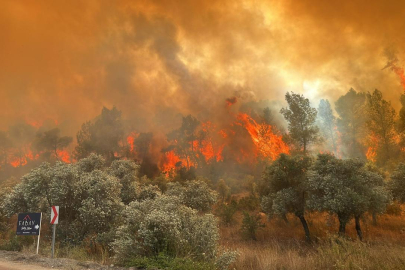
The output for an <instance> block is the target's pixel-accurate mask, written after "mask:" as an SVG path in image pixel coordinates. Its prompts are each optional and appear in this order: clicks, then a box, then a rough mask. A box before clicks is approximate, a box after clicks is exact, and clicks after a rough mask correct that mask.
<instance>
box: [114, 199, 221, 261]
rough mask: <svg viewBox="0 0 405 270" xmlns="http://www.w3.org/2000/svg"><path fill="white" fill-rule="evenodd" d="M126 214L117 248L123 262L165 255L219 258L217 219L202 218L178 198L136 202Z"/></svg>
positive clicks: (209, 216)
mask: <svg viewBox="0 0 405 270" xmlns="http://www.w3.org/2000/svg"><path fill="white" fill-rule="evenodd" d="M125 213H127V215H126V217H125V219H126V220H125V225H124V226H121V227H120V228H119V229H118V232H117V239H116V240H115V242H114V245H113V246H114V250H115V252H116V257H117V259H118V260H119V261H125V260H126V259H127V258H134V257H142V256H156V255H158V254H159V253H161V252H164V253H165V254H168V255H170V256H191V257H192V258H195V259H199V260H213V259H214V258H215V257H216V255H217V245H218V243H217V242H218V239H219V231H218V227H217V222H216V219H215V218H214V217H213V216H212V215H210V214H205V215H199V214H198V212H197V211H195V210H193V209H191V208H189V207H186V206H184V205H182V204H181V200H180V199H179V198H177V197H174V196H166V195H161V196H158V197H156V199H148V200H144V201H142V202H132V203H130V204H129V206H128V207H127V209H126V211H125Z"/></svg>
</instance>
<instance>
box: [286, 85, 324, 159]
mask: <svg viewBox="0 0 405 270" xmlns="http://www.w3.org/2000/svg"><path fill="white" fill-rule="evenodd" d="M285 99H286V101H287V103H288V108H282V109H281V111H280V112H281V114H283V115H284V118H285V119H286V120H287V122H288V131H289V136H290V137H291V139H292V140H293V142H294V143H295V145H296V146H297V148H298V149H299V150H300V151H302V152H303V153H304V154H306V153H307V150H308V146H309V145H310V144H311V143H313V142H315V141H317V140H318V132H319V129H318V127H317V126H316V125H315V120H316V115H317V112H316V109H314V108H312V107H311V105H310V103H309V100H308V99H307V98H305V97H304V96H303V95H299V94H295V93H291V94H290V93H289V92H287V94H286V95H285Z"/></svg>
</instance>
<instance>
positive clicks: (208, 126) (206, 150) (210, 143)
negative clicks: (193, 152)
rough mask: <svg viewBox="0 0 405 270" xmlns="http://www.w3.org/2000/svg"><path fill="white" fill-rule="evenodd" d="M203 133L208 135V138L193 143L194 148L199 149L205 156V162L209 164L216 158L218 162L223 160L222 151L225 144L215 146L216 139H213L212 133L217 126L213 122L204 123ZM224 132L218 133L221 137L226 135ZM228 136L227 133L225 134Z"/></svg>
mask: <svg viewBox="0 0 405 270" xmlns="http://www.w3.org/2000/svg"><path fill="white" fill-rule="evenodd" d="M202 129H203V132H204V133H205V134H206V138H205V139H203V140H196V141H194V142H193V144H194V147H195V148H196V149H199V151H200V152H201V154H202V155H203V156H204V158H205V161H206V162H209V161H210V160H213V159H214V158H215V160H216V161H221V160H223V157H222V150H223V149H224V146H225V144H224V143H217V144H215V142H214V138H212V137H211V133H215V132H213V131H214V130H215V126H214V125H213V124H212V123H211V122H209V121H208V122H205V123H202ZM223 132H224V131H223V130H220V131H218V134H220V135H221V136H223V135H224V133H223ZM225 134H226V133H225Z"/></svg>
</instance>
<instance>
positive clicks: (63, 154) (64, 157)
mask: <svg viewBox="0 0 405 270" xmlns="http://www.w3.org/2000/svg"><path fill="white" fill-rule="evenodd" d="M56 152H57V154H58V159H59V160H61V161H63V162H65V163H70V162H71V161H70V155H69V152H67V151H66V150H57V151H56Z"/></svg>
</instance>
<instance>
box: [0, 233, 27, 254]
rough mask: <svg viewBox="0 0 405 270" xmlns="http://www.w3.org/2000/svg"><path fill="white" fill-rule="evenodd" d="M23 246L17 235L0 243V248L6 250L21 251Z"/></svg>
mask: <svg viewBox="0 0 405 270" xmlns="http://www.w3.org/2000/svg"><path fill="white" fill-rule="evenodd" d="M22 248H23V244H22V243H21V241H20V240H19V239H18V238H17V236H15V237H12V238H10V239H9V240H7V241H6V242H4V243H2V244H0V250H7V251H21V250H22Z"/></svg>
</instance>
